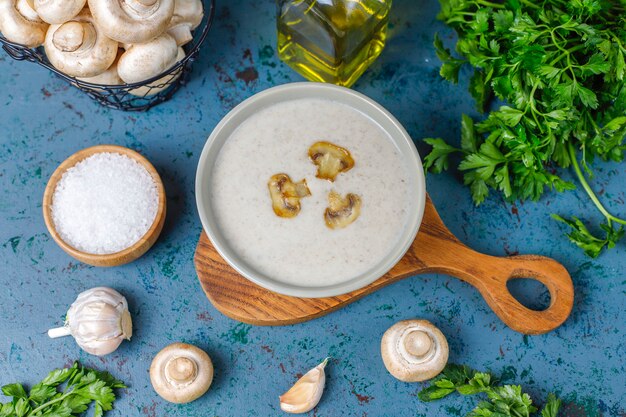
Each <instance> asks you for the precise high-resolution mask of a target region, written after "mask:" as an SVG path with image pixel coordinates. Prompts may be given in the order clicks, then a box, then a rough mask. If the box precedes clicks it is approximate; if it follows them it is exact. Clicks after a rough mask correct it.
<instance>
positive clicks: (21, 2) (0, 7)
mask: <svg viewBox="0 0 626 417" xmlns="http://www.w3.org/2000/svg"><path fill="white" fill-rule="evenodd" d="M47 30H48V24H47V23H46V22H44V21H42V20H41V19H40V18H39V16H38V15H37V12H35V10H33V8H32V7H31V5H30V4H29V3H28V1H27V0H0V32H2V34H3V35H4V37H5V38H7V39H8V40H9V41H11V42H15V43H19V44H21V45H25V46H28V47H29V48H35V47H37V46H40V45H41V44H43V42H44V39H45V38H46V31H47Z"/></svg>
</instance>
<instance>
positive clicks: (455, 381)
mask: <svg viewBox="0 0 626 417" xmlns="http://www.w3.org/2000/svg"><path fill="white" fill-rule="evenodd" d="M497 384H498V382H497V380H495V379H494V378H493V376H491V375H490V374H488V373H485V372H478V371H475V370H473V369H471V368H469V367H467V366H461V365H454V364H449V365H447V366H446V368H445V369H444V370H443V372H442V373H441V375H440V376H439V377H437V379H435V380H434V381H433V382H432V384H431V385H430V386H429V387H428V388H425V389H423V390H421V391H420V392H419V393H418V394H417V396H418V397H419V399H420V400H422V401H435V400H439V399H441V398H444V397H447V396H448V395H450V394H452V393H454V392H458V393H459V394H462V395H474V394H485V395H486V396H487V398H488V401H481V402H480V403H478V406H476V408H474V409H473V410H472V411H470V412H469V413H468V414H467V415H468V416H469V417H509V416H510V417H530V416H531V415H533V414H534V413H536V412H537V411H538V409H537V407H535V406H534V405H533V401H532V399H531V398H530V395H528V394H526V393H523V392H522V388H521V387H520V386H519V385H502V386H499V385H497ZM560 407H561V400H559V399H557V398H556V397H555V396H554V395H553V394H550V395H548V399H547V401H546V405H545V406H544V407H543V409H542V410H541V416H542V417H557V416H558V414H559V408H560Z"/></svg>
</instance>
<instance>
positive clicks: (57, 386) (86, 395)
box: [0, 363, 126, 417]
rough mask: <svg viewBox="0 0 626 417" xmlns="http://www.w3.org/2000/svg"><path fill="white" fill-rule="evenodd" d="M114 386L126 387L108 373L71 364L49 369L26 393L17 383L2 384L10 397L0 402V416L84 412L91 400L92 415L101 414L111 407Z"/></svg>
mask: <svg viewBox="0 0 626 417" xmlns="http://www.w3.org/2000/svg"><path fill="white" fill-rule="evenodd" d="M117 388H126V386H125V385H124V383H123V382H121V381H118V380H117V379H115V378H113V376H111V374H109V373H107V372H99V371H95V370H93V369H87V368H83V367H82V366H80V365H79V364H78V363H74V365H73V366H72V367H70V368H63V369H56V370H54V371H52V372H50V374H48V376H47V377H45V378H44V379H43V381H41V382H39V383H38V384H36V385H34V386H33V387H32V388H31V389H30V391H28V392H26V390H25V389H24V387H23V386H22V384H19V383H15V384H9V385H5V386H3V387H2V393H3V394H4V395H6V396H8V397H13V400H12V401H10V402H8V403H6V404H0V417H35V416H37V417H71V416H77V415H80V414H82V413H84V412H85V411H87V409H88V408H89V405H90V404H91V403H94V407H93V410H94V411H93V416H94V417H101V416H102V415H103V414H104V412H105V411H108V410H110V409H111V408H113V402H114V401H115V394H114V392H113V390H114V389H117Z"/></svg>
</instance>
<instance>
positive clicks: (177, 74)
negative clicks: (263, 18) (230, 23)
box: [0, 0, 215, 111]
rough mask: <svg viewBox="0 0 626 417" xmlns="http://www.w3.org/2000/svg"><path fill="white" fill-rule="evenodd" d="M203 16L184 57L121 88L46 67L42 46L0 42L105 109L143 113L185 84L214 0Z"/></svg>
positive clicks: (0, 39) (206, 2)
mask: <svg viewBox="0 0 626 417" xmlns="http://www.w3.org/2000/svg"><path fill="white" fill-rule="evenodd" d="M203 3H204V17H203V19H202V22H201V23H200V25H199V26H198V27H197V28H196V30H195V31H194V38H193V41H192V42H190V43H188V44H187V45H185V46H183V49H184V50H185V55H186V56H185V58H183V59H182V60H181V61H179V62H177V63H176V65H174V66H173V67H172V68H170V69H168V70H167V71H165V72H163V73H161V74H159V75H157V76H155V77H153V78H150V79H148V80H145V81H141V82H138V83H132V84H122V85H103V84H92V83H88V82H85V81H81V80H78V79H76V78H74V77H70V76H69V75H67V74H64V73H63V72H61V71H59V70H58V69H56V68H55V67H53V66H52V64H50V61H48V59H47V58H46V54H45V52H44V50H43V47H38V48H28V47H26V46H24V45H20V44H17V43H14V42H10V41H9V40H7V39H6V38H5V37H4V36H2V35H1V34H0V43H1V44H2V49H4V50H5V51H6V52H7V53H8V54H9V56H11V58H13V59H15V60H17V61H30V62H34V63H37V64H39V65H41V66H42V67H44V68H47V69H48V70H50V71H52V72H53V73H54V74H56V75H58V76H59V77H60V78H62V79H64V80H65V81H67V82H68V83H70V84H71V85H73V86H74V87H76V88H78V89H79V90H80V91H82V92H84V93H85V94H87V95H88V96H89V97H91V98H92V99H94V100H95V101H97V102H98V103H100V104H102V105H103V106H106V107H111V108H113V109H118V110H124V111H145V110H148V109H149V108H151V107H154V106H156V105H157V104H159V103H163V102H164V101H167V100H169V99H170V98H171V97H172V95H174V93H175V92H176V91H178V89H179V88H180V87H181V86H183V85H184V84H186V83H187V81H188V80H189V76H190V73H191V66H192V64H193V62H194V61H195V60H196V59H197V58H198V55H199V53H200V47H201V46H202V44H203V43H204V41H205V39H206V37H207V35H208V33H209V29H210V28H211V24H212V22H213V15H214V14H215V0H203Z"/></svg>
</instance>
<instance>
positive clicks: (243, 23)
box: [0, 0, 626, 417]
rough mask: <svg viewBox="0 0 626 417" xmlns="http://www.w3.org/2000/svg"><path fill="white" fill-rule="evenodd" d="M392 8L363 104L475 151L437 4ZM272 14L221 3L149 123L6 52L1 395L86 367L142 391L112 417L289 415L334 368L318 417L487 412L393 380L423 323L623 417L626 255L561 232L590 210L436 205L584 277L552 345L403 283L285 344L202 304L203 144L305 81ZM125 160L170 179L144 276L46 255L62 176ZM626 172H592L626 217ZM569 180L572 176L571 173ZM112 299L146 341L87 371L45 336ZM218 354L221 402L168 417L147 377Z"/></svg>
mask: <svg viewBox="0 0 626 417" xmlns="http://www.w3.org/2000/svg"><path fill="white" fill-rule="evenodd" d="M409 3H411V4H412V3H413V2H408V1H407V2H400V1H398V2H396V4H394V9H393V16H392V24H391V33H390V40H389V43H388V46H387V48H386V49H385V51H384V52H383V54H382V56H381V57H380V59H379V60H378V61H377V62H376V63H375V64H374V65H373V67H372V68H371V69H370V70H369V71H368V72H367V73H366V74H365V75H364V76H363V77H362V78H361V79H360V80H359V81H358V82H357V84H356V85H355V89H357V90H358V91H361V92H363V93H365V94H367V95H369V96H370V97H373V98H374V99H376V100H378V101H379V102H380V103H382V104H383V105H384V106H385V107H387V108H388V109H389V110H390V111H391V112H392V113H394V114H395V115H396V116H397V117H398V119H399V120H400V121H401V122H402V123H403V124H404V125H405V126H406V128H407V130H408V131H409V133H410V134H411V135H412V136H413V137H414V138H415V139H416V140H417V141H418V143H417V144H418V148H419V149H421V150H422V153H423V152H425V150H426V149H425V147H424V146H423V145H422V144H421V143H419V139H420V138H423V137H426V136H442V137H445V138H449V139H455V140H456V138H457V137H458V136H459V120H460V115H461V113H462V112H469V113H470V114H473V115H475V112H474V110H473V107H472V102H471V101H470V99H469V97H468V94H467V93H466V85H467V78H468V74H467V73H464V74H463V76H462V82H461V84H460V85H459V86H453V85H450V84H448V83H447V82H445V81H443V80H442V79H441V78H440V77H439V75H438V61H437V58H436V57H435V54H434V51H433V48H432V46H431V41H432V36H433V33H434V32H435V31H440V32H441V33H442V34H443V35H444V39H447V40H448V41H451V40H452V34H451V32H450V31H449V30H447V29H446V28H445V27H443V25H442V24H440V23H439V22H437V21H436V20H435V15H436V12H437V9H438V6H437V4H436V2H435V1H428V2H427V3H422V2H420V3H419V7H415V6H414V5H413V6H411V5H410V4H409ZM274 22H275V16H274V2H273V1H271V0H266V1H262V2H250V1H245V0H233V1H229V2H225V1H219V2H218V10H217V15H216V21H215V25H214V27H213V29H212V30H211V33H210V35H209V41H208V43H207V44H206V47H205V48H204V50H203V52H202V54H201V60H200V61H199V62H198V63H196V65H195V67H194V73H193V74H192V80H191V82H190V83H189V85H188V86H187V87H186V88H183V89H182V90H181V91H179V92H178V93H177V94H176V95H175V96H174V98H173V99H172V100H171V101H169V102H167V103H165V104H162V105H160V106H158V107H157V108H155V109H153V110H151V111H150V112H148V113H146V114H131V113H123V112H119V111H114V110H109V109H105V108H102V107H100V106H99V105H97V104H96V103H94V102H92V101H91V100H90V99H89V98H88V97H87V96H85V95H84V94H82V93H80V92H79V91H77V90H76V89H74V88H71V87H70V86H68V85H67V84H65V83H63V82H62V81H60V80H59V79H57V78H55V77H54V76H52V75H51V74H48V73H47V72H45V70H43V69H41V68H40V67H38V66H36V65H33V64H29V63H21V62H15V61H12V60H11V59H10V58H9V57H8V56H6V54H3V53H0V86H1V87H0V88H1V90H0V106H2V111H1V112H0V126H1V130H0V285H1V286H2V290H1V291H0V334H1V336H0V383H3V384H4V383H9V382H14V381H22V382H25V383H28V384H32V383H34V382H36V381H38V380H39V378H41V377H43V376H44V374H46V373H47V372H48V371H49V370H50V369H51V368H53V367H60V366H63V365H68V364H71V363H72V361H74V360H76V359H78V360H80V361H81V362H83V363H84V364H86V365H89V366H95V367H98V368H102V369H107V370H109V371H111V372H112V373H114V374H115V375H116V376H118V377H120V378H121V379H123V380H124V381H126V382H127V383H128V384H129V386H130V388H128V389H127V390H125V391H123V392H122V394H121V396H120V399H119V401H118V402H117V403H116V409H115V410H114V411H112V412H111V413H110V414H109V415H110V416H126V417H130V416H146V417H157V416H158V417H164V416H202V417H205V416H273V415H279V414H281V413H280V411H279V407H278V395H279V394H281V393H282V392H283V391H285V390H286V389H287V388H288V387H289V386H290V385H291V384H292V383H293V382H294V381H295V379H296V377H297V375H299V374H300V373H302V372H305V371H306V370H308V369H309V368H311V367H313V366H314V365H316V364H317V363H318V362H319V361H320V360H321V359H322V358H324V357H325V356H328V355H330V356H332V357H333V358H334V359H333V361H332V363H331V365H330V367H329V368H328V375H329V379H328V384H327V389H326V393H325V395H324V397H323V399H322V402H321V403H320V405H319V407H318V408H317V409H316V412H315V415H318V416H342V415H345V416H354V415H356V416H372V417H377V416H415V415H418V416H435V415H436V416H443V415H453V416H456V415H464V414H465V413H466V412H468V411H469V410H470V409H471V408H472V406H473V404H475V402H476V401H477V400H476V399H469V398H450V399H446V400H443V401H440V402H437V403H431V404H424V403H421V402H420V401H419V400H418V399H417V397H416V393H417V391H418V390H419V389H420V387H421V386H422V385H421V384H405V383H401V382H398V381H396V380H395V379H393V378H392V377H391V376H390V375H389V374H388V373H387V372H386V370H385V368H384V366H383V364H382V361H381V359H380V353H379V343H380V337H381V336H382V334H383V332H384V331H385V330H386V329H387V328H388V327H389V326H391V325H392V324H393V323H395V322H396V321H398V320H400V319H404V318H410V317H422V318H426V319H428V320H431V321H432V322H434V323H435V324H437V325H438V326H439V327H440V328H441V330H442V331H443V332H444V333H445V334H446V335H447V336H448V341H449V343H450V350H451V354H450V360H451V361H453V362H458V363H467V364H469V365H471V366H473V367H476V368H479V369H491V370H492V371H494V372H495V373H497V374H502V375H503V376H504V377H505V378H506V379H507V381H509V382H516V383H521V384H523V385H524V386H525V387H527V389H528V391H529V392H530V393H532V394H533V397H536V398H537V400H540V401H543V399H544V398H545V396H546V394H547V392H550V391H554V392H557V393H558V394H559V395H561V396H562V398H564V399H565V400H566V402H567V405H566V407H565V409H566V411H567V412H566V413H564V415H568V416H624V415H626V411H625V409H626V405H625V400H624V398H625V397H626V379H625V369H624V368H625V362H626V346H625V343H624V340H625V338H626V325H625V321H626V314H625V312H624V310H625V309H624V305H625V295H626V278H625V273H626V263H625V262H624V259H625V257H624V256H625V252H626V251H625V249H624V243H623V242H622V243H620V245H619V246H618V247H617V248H616V249H614V250H612V251H611V252H608V253H606V254H604V255H602V256H601V257H600V258H599V259H598V260H590V259H588V258H586V257H585V256H584V255H583V254H582V252H581V251H580V250H578V249H577V248H575V247H573V246H572V245H571V244H570V243H568V242H567V241H566V239H565V238H564V237H563V236H562V233H563V230H562V229H561V228H560V226H559V225H558V224H557V223H555V222H553V221H551V220H550V219H549V214H550V213H552V212H557V213H561V214H565V215H570V214H577V215H580V216H583V217H590V219H593V220H598V215H597V213H596V212H595V209H593V208H591V207H590V204H589V202H588V199H587V197H586V196H585V195H584V194H583V192H582V191H575V192H569V193H567V194H562V195H556V194H553V193H550V194H549V195H547V196H546V197H545V198H543V199H542V200H541V201H540V202H538V203H530V202H528V203H524V204H518V205H513V206H512V205H509V204H505V203H504V202H503V201H501V199H500V198H499V197H494V198H491V199H489V201H488V202H487V203H485V204H484V205H482V206H480V207H479V208H475V207H474V206H473V205H472V202H471V200H470V195H469V192H468V191H467V190H466V189H465V188H464V187H463V186H462V184H461V181H460V179H459V175H458V174H457V173H454V171H453V172H451V173H447V174H443V175H439V176H428V179H427V181H428V191H429V192H430V195H431V196H432V198H433V200H434V202H435V204H436V205H437V207H438V210H439V212H440V214H441V216H442V218H443V220H444V222H445V223H446V224H447V225H448V226H449V228H450V229H451V230H452V231H453V232H454V233H455V234H456V235H457V236H458V237H459V238H460V239H461V240H463V241H464V242H465V243H467V244H469V245H470V246H472V247H473V248H475V249H477V250H481V251H484V252H486V253H489V254H494V255H506V254H512V253H518V252H519V253H538V254H543V255H547V256H551V257H554V258H556V259H557V260H560V261H561V262H563V263H564V264H565V266H566V267H567V268H568V269H569V271H570V272H571V275H572V278H573V280H574V284H575V287H576V301H575V306H574V310H573V312H572V315H571V317H570V319H569V320H568V321H567V322H566V323H565V324H564V325H563V326H562V327H561V328H559V329H557V330H556V331H554V332H552V333H550V334H547V335H542V336H523V335H521V334H518V333H515V332H513V331H511V330H510V329H508V328H507V327H506V326H505V325H503V324H502V323H501V322H500V321H499V320H498V318H497V317H496V316H495V315H494V314H493V313H492V312H491V311H490V310H489V308H488V307H487V305H486V303H485V302H484V301H483V300H482V299H481V297H480V296H479V294H478V293H477V292H476V291H475V290H474V289H473V288H471V287H470V286H468V285H467V284H464V283H461V282H459V281H458V280H456V279H453V278H450V277H447V276H421V277H419V278H413V279H407V280H405V281H404V282H401V283H398V284H396V285H393V286H391V287H388V288H385V289H384V290H382V291H380V292H378V293H376V294H373V295H371V296H369V297H367V298H365V299H363V300H361V301H359V302H357V303H355V304H353V305H351V306H349V307H347V308H345V309H343V310H341V311H338V312H336V313H334V314H331V315H329V316H326V317H324V318H321V319H318V320H315V321H312V322H308V323H305V324H300V325H296V326H289V327H278V328H263V327H251V326H248V325H245V324H240V323H236V322H234V321H232V320H230V319H228V318H226V317H224V316H222V315H221V314H220V313H218V312H217V311H216V310H215V309H214V308H213V307H212V306H211V304H210V303H209V302H208V300H207V299H206V298H205V296H204V294H203V293H202V291H201V289H200V285H199V283H198V281H197V278H196V274H195V271H194V267H193V261H192V258H193V253H194V249H195V245H196V241H197V239H198V236H199V234H200V230H201V226H200V222H199V220H198V216H197V214H196V207H195V200H194V192H193V189H194V175H195V168H196V163H197V160H198V157H199V156H200V151H201V149H202V146H203V145H204V142H205V140H206V137H207V136H208V135H209V133H210V132H211V130H212V129H213V127H214V126H215V125H216V124H217V122H218V121H219V119H220V118H221V117H222V116H223V115H224V114H225V113H226V112H227V111H228V110H230V109H231V108H232V107H233V106H235V105H236V104H237V103H239V102H240V101H242V100H243V99H245V98H247V97H249V96H251V95H252V94H254V93H256V92H258V91H261V90H264V89H266V88H268V87H270V86H273V85H277V84H282V83H285V82H289V81H296V80H300V77H299V76H297V75H296V74H294V73H293V72H292V71H291V70H290V69H289V68H287V67H286V66H285V65H284V64H282V63H281V62H280V61H279V60H278V59H277V58H276V54H275V42H276V37H275V30H274ZM101 143H114V144H119V145H124V146H128V147H131V148H134V149H137V150H138V151H140V152H141V153H143V154H144V155H146V156H147V157H148V158H149V159H150V160H151V161H152V162H153V164H154V165H155V166H156V168H157V169H158V171H159V172H160V173H161V176H162V178H163V180H164V183H165V187H166V190H167V195H168V218H167V221H166V224H165V228H164V231H163V234H162V235H161V238H160V239H159V241H158V242H157V244H156V245H155V246H154V248H153V249H152V250H151V251H150V252H148V253H147V254H146V255H145V256H144V257H142V258H141V259H139V260H138V261H136V262H134V263H132V264H130V265H126V266H123V267H117V268H112V269H101V268H93V267H89V266H86V265H83V264H80V263H77V262H76V261H74V260H73V259H72V258H70V257H69V256H67V255H66V254H65V253H64V252H62V251H61V249H60V248H59V247H57V245H56V244H55V243H54V242H53V241H52V239H51V238H50V237H49V235H48V233H47V231H46V228H45V226H44V223H43V219H42V215H41V199H42V195H43V190H44V187H45V184H46V182H47V179H48V177H49V175H50V174H51V173H52V172H53V171H54V169H55V168H56V166H57V165H58V164H59V163H60V162H61V161H63V160H64V159H65V158H66V157H67V156H69V155H70V154H72V153H73V152H75V151H77V150H79V149H81V148H84V147H87V146H91V145H95V144H101ZM625 167H626V165H625V164H622V165H619V164H602V165H599V166H598V167H597V168H596V173H597V177H596V178H595V180H594V187H595V188H596V189H598V190H602V198H603V200H604V201H606V203H607V205H608V206H609V207H610V208H611V209H612V210H613V211H615V212H617V213H619V212H621V214H622V215H623V214H625V211H626V207H624V201H625V199H626V196H625V191H626V190H625V189H624V185H623V184H624V182H625V181H626V169H625ZM566 175H567V176H568V177H569V175H568V174H566ZM99 285H107V286H111V287H114V288H116V289H118V290H119V291H121V292H122V293H123V294H125V295H126V297H127V298H128V301H129V303H130V309H131V313H132V315H133V319H134V325H135V334H134V337H133V340H132V341H131V342H130V343H128V342H125V343H124V344H122V346H121V348H120V349H119V350H117V351H116V352H115V353H114V354H112V355H109V356H107V357H104V358H97V357H94V356H89V355H88V354H86V353H84V352H82V351H81V350H80V349H79V348H78V347H77V346H76V344H75V343H74V341H73V340H72V339H71V338H65V339H57V340H51V339H48V337H47V336H46V334H45V332H46V330H47V329H48V328H49V327H52V326H56V325H59V324H60V323H61V322H62V321H63V317H64V314H65V311H66V309H67V308H68V306H69V305H70V303H71V302H72V301H73V300H74V298H75V296H76V295H77V294H78V292H80V291H83V290H85V289H88V288H91V287H94V286H99ZM516 287H517V288H516V289H517V292H518V293H520V294H521V296H522V297H523V298H526V299H527V300H529V302H530V303H531V305H535V306H539V305H541V303H545V302H546V298H547V294H546V293H545V292H544V291H542V288H537V287H536V286H534V285H517V286H516ZM175 341H186V342H190V343H195V344H197V345H198V346H200V347H202V348H204V349H206V350H207V351H208V352H209V353H210V355H211V356H212V358H213V360H214V362H215V367H216V378H215V381H214V383H213V386H212V388H211V390H210V391H209V393H208V394H207V395H205V396H204V397H202V398H201V399H200V400H198V401H196V402H194V403H191V404H188V405H173V404H169V403H166V402H164V401H162V400H161V399H160V398H159V397H158V396H157V395H156V394H155V393H154V391H153V390H152V388H151V386H150V382H149V379H148V367H149V364H150V361H151V360H152V357H153V356H154V354H155V353H156V352H157V351H158V350H160V349H161V348H162V347H163V346H165V345H166V344H168V343H171V342H175Z"/></svg>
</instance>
